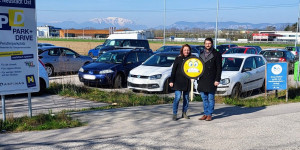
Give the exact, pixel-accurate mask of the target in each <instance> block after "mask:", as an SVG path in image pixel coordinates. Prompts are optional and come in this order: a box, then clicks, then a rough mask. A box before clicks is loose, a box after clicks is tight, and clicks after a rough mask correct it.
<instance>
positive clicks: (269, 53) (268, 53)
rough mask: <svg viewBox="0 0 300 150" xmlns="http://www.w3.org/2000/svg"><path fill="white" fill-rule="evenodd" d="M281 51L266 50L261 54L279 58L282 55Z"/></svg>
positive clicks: (266, 56)
mask: <svg viewBox="0 0 300 150" xmlns="http://www.w3.org/2000/svg"><path fill="white" fill-rule="evenodd" d="M283 55H284V54H283V52H282V51H266V52H264V53H263V56H264V57H265V58H271V57H272V58H280V57H283Z"/></svg>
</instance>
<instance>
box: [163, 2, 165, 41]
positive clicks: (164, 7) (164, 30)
mask: <svg viewBox="0 0 300 150" xmlns="http://www.w3.org/2000/svg"><path fill="white" fill-rule="evenodd" d="M164 4H165V5H164V43H163V45H165V44H166V0H165V3H164Z"/></svg>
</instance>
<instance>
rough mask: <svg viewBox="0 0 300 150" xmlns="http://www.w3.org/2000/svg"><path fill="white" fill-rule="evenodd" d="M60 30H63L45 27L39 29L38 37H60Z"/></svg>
mask: <svg viewBox="0 0 300 150" xmlns="http://www.w3.org/2000/svg"><path fill="white" fill-rule="evenodd" d="M59 30H61V28H55V27H53V26H48V25H46V26H43V27H37V36H38V37H45V38H47V37H59Z"/></svg>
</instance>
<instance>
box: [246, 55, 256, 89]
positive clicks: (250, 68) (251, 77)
mask: <svg viewBox="0 0 300 150" xmlns="http://www.w3.org/2000/svg"><path fill="white" fill-rule="evenodd" d="M255 68H256V63H255V58H254V57H248V58H247V59H246V60H245V63H244V65H243V69H242V76H243V78H242V79H243V80H242V84H243V89H245V91H249V90H251V89H253V88H254V87H255V85H254V84H255V82H256V80H257V78H256V77H255V76H256V75H255V74H256V71H257V70H256V69H255Z"/></svg>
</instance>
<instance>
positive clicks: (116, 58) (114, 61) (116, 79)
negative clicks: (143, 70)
mask: <svg viewBox="0 0 300 150" xmlns="http://www.w3.org/2000/svg"><path fill="white" fill-rule="evenodd" d="M152 54H153V52H152V51H151V50H147V49H123V50H122V49H121V50H111V51H107V52H106V53H104V54H102V55H101V56H100V57H99V58H98V59H97V60H96V61H95V62H93V63H90V64H87V65H85V66H82V67H81V68H80V69H79V72H78V77H79V80H80V82H83V83H84V84H85V85H100V86H110V87H113V88H122V87H126V85H127V77H128V74H129V71H130V70H131V69H133V68H135V67H137V66H139V65H140V64H142V63H143V62H144V61H145V60H146V59H147V58H149V57H150V56H151V55H152Z"/></svg>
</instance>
